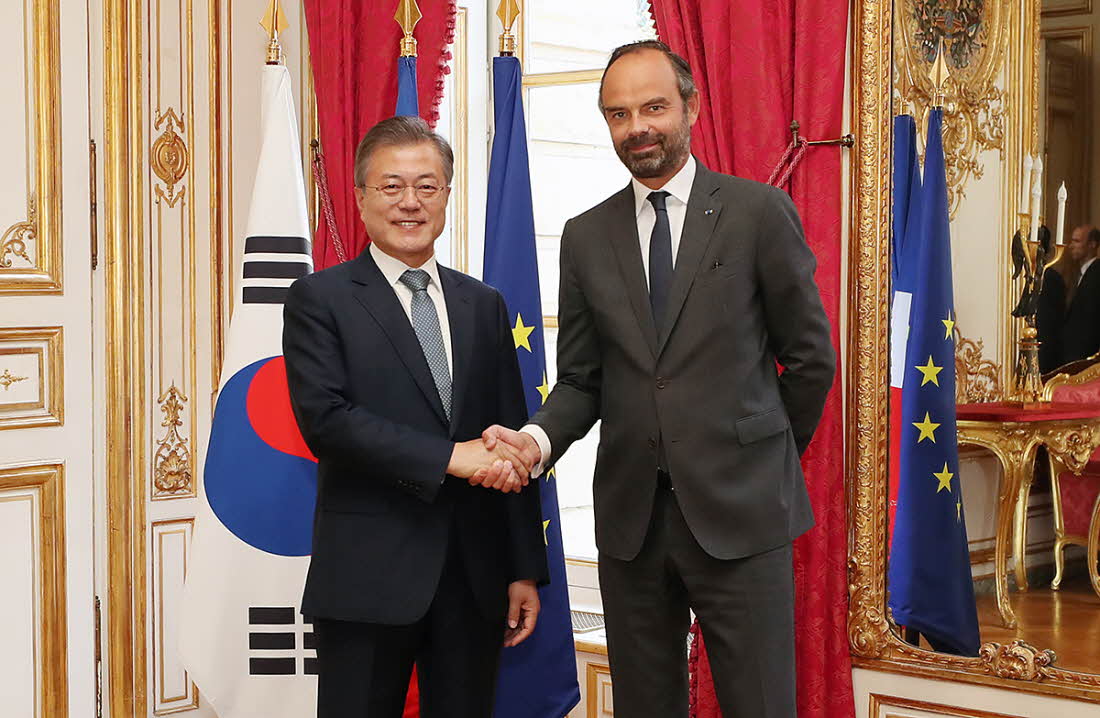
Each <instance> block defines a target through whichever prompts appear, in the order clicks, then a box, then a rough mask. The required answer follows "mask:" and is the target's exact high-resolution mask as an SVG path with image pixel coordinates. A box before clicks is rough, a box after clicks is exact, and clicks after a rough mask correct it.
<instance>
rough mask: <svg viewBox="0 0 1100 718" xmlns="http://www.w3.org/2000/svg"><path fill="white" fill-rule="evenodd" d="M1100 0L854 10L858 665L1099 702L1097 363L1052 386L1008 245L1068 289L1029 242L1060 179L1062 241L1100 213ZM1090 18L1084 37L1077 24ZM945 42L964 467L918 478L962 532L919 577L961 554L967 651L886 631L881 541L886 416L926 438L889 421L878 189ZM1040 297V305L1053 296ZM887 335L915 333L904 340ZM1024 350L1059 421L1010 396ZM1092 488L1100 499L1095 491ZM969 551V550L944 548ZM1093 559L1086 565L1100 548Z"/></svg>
mask: <svg viewBox="0 0 1100 718" xmlns="http://www.w3.org/2000/svg"><path fill="white" fill-rule="evenodd" d="M1086 5H1088V7H1087V8H1086V7H1085V6H1086ZM1091 5H1092V4H1091V3H1079V2H1076V0H1041V1H1040V0H1034V1H1032V0H1026V1H1025V2H1007V1H1005V0H986V1H985V2H974V1H968V0H950V1H946V2H944V1H942V0H940V1H934V0H895V3H894V5H893V7H892V8H891V7H889V6H888V7H887V8H880V7H878V6H877V5H876V4H875V3H869V2H863V3H861V4H860V11H859V12H858V13H857V15H856V27H855V28H854V30H853V44H854V45H856V46H857V48H858V49H857V51H856V53H857V54H856V59H855V62H854V63H853V67H854V68H856V69H855V77H854V78H853V87H854V88H856V90H855V92H856V96H855V98H854V100H853V102H854V105H853V117H855V118H858V119H857V122H858V126H857V128H856V129H857V138H858V140H857V141H858V143H859V144H858V146H857V151H856V153H855V158H854V164H853V185H854V192H853V215H854V222H853V227H854V228H855V232H854V236H853V238H852V255H853V276H852V284H851V289H852V293H851V298H850V302H851V304H850V310H849V316H852V317H855V316H858V317H859V321H858V322H853V324H852V326H851V328H850V331H851V338H852V344H851V346H852V353H851V355H850V356H849V364H850V365H851V366H853V367H854V371H853V374H852V383H851V386H850V389H849V391H850V396H849V399H850V401H849V414H848V416H849V419H848V421H849V437H848V438H849V445H850V446H851V447H852V461H851V463H850V470H849V477H850V478H849V483H850V487H851V496H852V498H851V515H852V524H853V543H852V547H851V550H850V557H851V563H850V566H851V578H852V597H851V612H850V624H849V635H850V640H851V645H852V649H853V654H854V655H855V656H856V657H857V664H858V665H863V666H868V667H876V668H880V669H886V670H898V671H902V672H907V673H915V674H919V675H928V676H931V677H937V678H949V679H953V680H969V681H974V682H980V683H984V684H994V685H998V684H1000V682H1001V681H1003V682H1004V687H1016V686H1019V685H1020V684H1019V683H1018V682H1019V681H1028V682H1038V683H1041V684H1042V690H1043V692H1050V693H1056V694H1057V693H1062V694H1064V695H1067V696H1069V695H1072V696H1076V697H1089V698H1093V699H1096V698H1100V675H1097V674H1100V642H1097V641H1094V640H1089V638H1088V637H1089V636H1091V635H1094V632H1095V631H1096V630H1098V629H1100V585H1098V587H1097V588H1098V590H1095V591H1094V588H1093V582H1092V581H1091V580H1090V576H1089V571H1088V564H1087V562H1086V559H1085V553H1086V550H1087V547H1086V546H1080V545H1078V544H1079V543H1086V544H1087V536H1083V535H1082V534H1077V533H1075V531H1077V529H1078V528H1080V525H1081V524H1082V523H1084V524H1085V525H1086V531H1087V525H1088V524H1089V522H1094V523H1095V522H1100V518H1096V517H1097V516H1100V511H1093V506H1094V505H1096V506H1100V504H1096V503H1094V499H1095V497H1096V494H1100V471H1098V472H1097V477H1096V479H1095V480H1093V479H1091V478H1089V477H1090V476H1091V474H1090V473H1089V470H1090V467H1089V460H1090V458H1091V455H1092V452H1093V450H1094V449H1095V448H1096V447H1097V446H1100V418H1097V416H1094V415H1100V408H1098V407H1097V406H1096V404H1097V402H1100V366H1097V367H1096V368H1095V369H1093V368H1092V365H1091V364H1090V363H1089V362H1087V361H1086V362H1084V363H1081V362H1078V363H1076V364H1071V365H1068V366H1063V362H1062V361H1061V359H1060V358H1055V359H1053V360H1050V361H1053V362H1054V364H1053V366H1054V367H1060V370H1059V371H1057V372H1054V374H1053V375H1050V376H1047V377H1045V379H1046V380H1047V381H1046V383H1041V382H1042V381H1043V378H1042V377H1040V376H1039V374H1040V372H1039V367H1038V362H1039V357H1038V355H1037V354H1038V349H1037V347H1036V343H1035V341H1034V338H1035V337H1034V335H1032V334H1030V333H1029V331H1028V330H1029V329H1031V330H1034V331H1036V332H1038V329H1037V328H1036V327H1035V324H1031V325H1028V324H1027V323H1026V322H1024V321H1022V320H1021V319H1018V318H1013V317H1012V316H1011V313H1012V311H1013V309H1014V308H1016V306H1017V304H1018V302H1019V300H1020V298H1021V295H1022V293H1023V292H1024V291H1025V289H1026V287H1025V281H1024V280H1023V279H1022V278H1017V279H1015V280H1013V279H1011V273H1012V269H1013V264H1014V258H1013V254H1012V238H1013V236H1014V234H1015V233H1016V232H1017V231H1020V232H1021V243H1020V249H1021V250H1022V251H1023V254H1022V255H1018V257H1017V261H1018V262H1021V263H1023V264H1026V263H1028V262H1030V263H1031V264H1032V265H1034V264H1035V262H1036V261H1037V260H1040V259H1041V260H1042V261H1041V265H1042V266H1052V267H1053V271H1054V272H1057V273H1058V274H1059V276H1070V277H1071V278H1072V271H1071V272H1070V274H1069V275H1063V274H1062V271H1063V270H1064V269H1065V264H1066V262H1064V261H1063V262H1062V264H1059V262H1060V261H1062V260H1063V256H1064V254H1065V253H1064V252H1063V251H1062V250H1058V249H1056V248H1054V247H1051V248H1050V251H1049V252H1048V253H1047V255H1046V256H1045V257H1041V258H1040V257H1037V254H1038V253H1037V252H1036V243H1033V242H1030V241H1028V240H1030V239H1031V237H1030V231H1029V230H1030V229H1031V225H1032V224H1038V223H1044V224H1046V225H1047V226H1048V227H1049V228H1050V232H1052V233H1054V231H1055V224H1056V218H1057V216H1058V200H1057V190H1058V187H1059V185H1060V183H1061V182H1062V181H1063V180H1064V181H1065V182H1066V186H1067V191H1068V193H1069V198H1068V199H1067V201H1066V204H1065V220H1064V221H1065V226H1066V231H1065V235H1066V238H1067V240H1068V238H1069V235H1070V234H1071V233H1072V230H1073V228H1074V227H1076V226H1077V225H1078V224H1082V223H1085V222H1087V221H1089V218H1091V217H1094V216H1096V217H1100V215H1097V214H1096V213H1094V212H1093V211H1092V209H1091V207H1090V205H1089V202H1090V196H1091V194H1092V193H1091V187H1090V185H1091V184H1092V182H1091V173H1092V171H1093V170H1092V168H1093V167H1097V168H1100V162H1093V161H1092V159H1091V158H1092V153H1093V148H1094V147H1095V146H1096V145H1097V144H1100V143H1094V142H1093V141H1092V138H1091V136H1090V135H1091V128H1092V121H1091V117H1090V116H1089V115H1088V114H1087V113H1089V112H1090V111H1091V104H1092V102H1091V98H1092V95H1093V94H1094V93H1093V92H1092V86H1091V85H1090V84H1085V83H1091V81H1092V80H1091V78H1093V77H1096V78H1100V72H1095V71H1094V70H1093V68H1092V66H1091V65H1092V63H1093V60H1092V58H1091V54H1090V53H1091V52H1092V49H1091V44H1090V43H1086V42H1085V41H1084V39H1080V41H1079V44H1077V45H1075V44H1074V43H1075V42H1078V40H1074V39H1073V38H1074V37H1078V38H1086V37H1087V38H1091V33H1092V30H1091V28H1092V27H1093V25H1094V24H1096V23H1100V19H1096V18H1097V17H1100V8H1097V11H1096V12H1095V13H1094V12H1093V11H1092V9H1091ZM1078 6H1079V7H1078ZM1044 10H1046V11H1047V12H1045V13H1043V12H1042V11H1044ZM889 13H892V18H891V17H890V16H888V14H889ZM1040 20H1041V24H1040ZM1086 26H1087V29H1086V30H1081V31H1080V32H1079V33H1078V35H1076V36H1075V35H1073V34H1072V32H1071V31H1070V30H1068V29H1067V28H1074V27H1076V28H1085V27H1086ZM886 28H892V32H885V29H886ZM876 33H878V34H876ZM882 35H884V36H885V37H882ZM941 43H942V47H943V48H944V59H945V64H946V65H947V70H948V72H949V74H950V77H949V79H948V80H947V81H946V83H945V85H944V87H945V95H946V101H945V102H944V114H943V127H944V129H943V150H944V159H943V163H944V164H943V166H944V170H943V177H944V182H945V185H946V187H945V194H946V197H947V200H946V206H947V209H946V211H947V212H948V213H949V216H950V235H951V250H950V263H951V270H952V274H953V287H954V311H953V312H952V313H951V314H950V315H948V316H945V317H944V318H943V321H944V331H946V332H948V333H949V334H950V335H951V336H953V338H954V357H953V358H954V362H953V363H954V368H955V375H956V377H957V382H956V387H955V389H956V402H957V405H958V409H957V411H958V415H957V416H958V439H959V441H958V464H957V468H955V467H952V466H950V465H949V466H948V467H947V468H945V469H943V470H942V471H939V470H937V471H936V472H932V471H929V472H928V473H929V474H931V476H927V477H924V478H925V479H926V480H927V482H930V483H929V489H928V492H929V493H930V494H932V495H933V496H935V494H936V493H941V498H942V497H944V496H952V497H955V496H956V495H957V496H958V499H957V501H956V500H954V498H953V500H952V507H953V508H954V506H955V504H957V510H958V512H959V513H958V515H959V518H960V522H959V523H960V524H965V533H963V534H962V535H961V539H960V538H959V537H958V536H956V535H954V534H952V535H950V536H947V534H942V533H941V534H926V535H925V536H924V538H925V540H927V541H930V542H932V544H931V545H932V546H933V550H932V552H931V554H932V555H933V556H937V555H938V556H939V557H940V558H941V560H940V561H939V562H938V563H932V564H929V565H928V567H927V569H928V570H930V571H932V572H936V571H940V572H947V571H948V570H949V569H948V567H947V564H948V562H947V560H946V558H944V557H946V556H947V555H948V553H949V552H950V551H961V552H962V556H963V561H964V562H965V565H964V566H963V573H960V574H959V575H960V576H962V578H961V579H960V581H961V582H960V583H956V584H955V585H954V588H953V589H952V591H953V593H952V596H950V597H949V596H947V595H941V596H940V598H941V599H942V603H943V604H945V605H946V604H948V603H950V601H949V598H954V599H957V598H958V596H959V595H964V596H972V598H971V599H970V600H971V601H972V603H971V605H970V612H971V616H972V617H973V620H974V621H975V622H976V624H977V625H976V632H977V640H976V641H972V642H965V643H966V645H962V646H960V645H954V646H952V645H944V642H943V641H940V640H936V638H937V637H935V636H933V640H932V641H930V640H929V636H928V635H926V634H927V633H929V632H931V631H922V630H921V628H922V627H923V626H920V625H908V626H907V625H899V624H900V623H901V621H895V620H894V619H895V618H898V616H892V609H891V607H892V606H896V602H895V601H893V600H892V598H893V596H892V591H893V590H894V589H897V590H898V592H900V590H901V586H902V579H901V578H899V576H898V575H897V574H895V573H894V572H895V571H896V570H898V564H899V563H900V562H898V561H895V562H894V564H893V565H891V566H890V568H889V569H888V558H889V556H890V552H891V540H896V539H897V536H896V535H895V536H891V534H890V533H889V532H890V526H891V514H892V512H893V511H894V509H896V510H897V511H898V512H900V511H902V508H903V507H902V506H900V505H896V504H893V505H892V498H893V497H896V496H897V494H896V493H893V494H892V493H891V492H892V490H893V488H892V485H893V486H897V485H898V483H899V482H897V481H894V482H892V481H891V477H890V475H889V474H890V467H891V466H897V462H898V461H899V460H900V458H901V457H900V455H901V453H902V452H901V451H900V449H899V448H897V447H898V446H900V444H897V445H895V444H891V437H890V431H889V426H890V424H891V423H892V422H891V420H893V423H895V424H897V425H898V426H899V430H900V431H901V432H902V433H901V434H900V435H899V439H898V441H899V442H900V441H902V440H904V438H905V433H904V432H905V430H906V429H907V428H908V429H909V431H910V433H911V434H912V436H910V437H909V438H910V439H912V440H913V441H914V442H915V441H916V440H917V438H918V437H919V434H918V432H919V431H924V430H922V429H920V428H919V427H917V428H913V427H906V426H905V425H904V424H903V423H902V422H901V421H900V419H901V417H902V413H900V412H895V413H894V414H891V409H890V401H891V389H890V386H891V381H890V372H889V363H890V361H889V356H890V350H891V346H890V337H891V325H890V318H889V317H890V307H891V289H892V288H891V287H890V275H891V259H890V252H889V249H890V245H891V229H890V225H891V215H890V211H889V208H890V207H891V206H892V205H893V200H894V199H895V197H893V196H892V194H891V187H890V186H889V184H888V179H887V178H888V177H889V176H890V170H891V169H892V168H893V161H894V160H896V159H897V157H898V155H899V153H901V152H902V151H903V148H899V147H898V146H895V145H892V140H891V129H892V126H893V125H892V121H893V115H894V114H900V113H910V114H912V115H913V116H914V118H915V126H916V127H917V128H918V135H919V137H918V139H917V142H916V145H917V147H918V149H919V150H920V152H921V153H922V154H923V152H924V147H925V144H926V141H925V134H924V133H925V127H926V126H927V121H928V116H929V108H930V107H931V106H932V105H933V104H934V98H935V95H936V87H935V85H934V83H933V82H932V80H931V79H930V76H931V74H932V73H931V70H932V68H933V65H934V63H935V61H936V59H937V56H938V54H939V48H940V47H941ZM1075 53H1076V54H1075ZM1082 78H1085V79H1082ZM891 79H892V82H891V81H890V80H891ZM1074 82H1076V83H1077V84H1073V83H1074ZM1058 93H1060V94H1058ZM1028 154H1038V155H1041V156H1042V158H1043V163H1044V165H1045V172H1044V173H1043V174H1042V175H1040V176H1039V187H1040V188H1041V194H1040V197H1038V198H1037V199H1038V204H1037V206H1036V209H1035V212H1034V215H1037V222H1032V216H1033V213H1032V212H1031V211H1030V189H1031V187H1030V184H1031V177H1032V175H1031V174H1029V175H1028V176H1027V181H1026V182H1025V179H1024V157H1025V155H1028ZM926 167H927V166H926ZM1071 185H1072V186H1073V187H1074V189H1072V190H1071V189H1069V188H1070V187H1071ZM1096 194H1097V195H1100V185H1097V192H1096ZM1098 199H1100V196H1098ZM1036 238H1038V237H1036ZM1078 272H1079V270H1078ZM1022 274H1026V273H1022ZM1035 276H1038V273H1035ZM1034 286H1035V287H1038V289H1037V293H1036V299H1035V303H1036V305H1037V304H1038V297H1039V295H1040V294H1041V291H1038V290H1041V289H1042V287H1040V286H1038V284H1035V285H1034ZM1036 308H1037V307H1036ZM1036 313H1038V312H1036ZM1036 323H1038V322H1036ZM1097 323H1098V324H1100V317H1098V318H1097ZM1047 324H1048V326H1049V324H1050V320H1047ZM1047 328H1048V327H1044V328H1043V331H1044V332H1045V331H1046V330H1047ZM893 336H894V337H899V336H904V333H902V334H901V335H899V334H898V332H897V330H896V329H894V330H893ZM1021 346H1023V347H1024V348H1025V349H1027V351H1026V352H1025V353H1024V358H1025V359H1026V360H1027V361H1028V362H1030V361H1034V363H1035V367H1034V370H1033V371H1032V372H1031V373H1030V374H1029V373H1027V372H1025V373H1024V375H1026V376H1034V380H1035V382H1036V386H1035V387H1034V390H1035V393H1036V394H1037V396H1036V397H1035V398H1038V399H1047V400H1053V401H1054V402H1055V403H1054V406H1059V407H1063V408H1064V409H1065V410H1064V411H1063V412H1062V413H1061V414H1058V413H1057V412H1051V411H1050V409H1051V406H1052V404H1050V403H1047V404H1043V403H1042V402H1018V403H1015V404H1013V403H1011V402H1009V401H1008V400H1010V399H1012V398H1013V397H1016V396H1018V393H1017V392H1018V387H1016V386H1015V384H1014V382H1013V376H1014V368H1015V366H1016V363H1017V359H1018V355H1019V351H1020V348H1021ZM1040 346H1041V345H1040ZM1029 347H1030V348H1029ZM1028 352H1031V353H1028ZM923 360H924V358H923V357H922V362H923ZM1045 361H1046V359H1045ZM909 363H911V362H906V361H904V360H903V362H902V365H903V367H908V364H909ZM925 368H928V367H927V366H926V367H925ZM939 368H941V369H942V368H944V367H939ZM948 371H950V369H948ZM919 379H920V375H918V381H919ZM1094 384H1095V385H1096V388H1095V389H1094V388H1093V386H1092V385H1094ZM1023 388H1027V387H1026V386H1024V387H1023ZM1094 391H1095V398H1093V397H1092V392H1094ZM1044 407H1045V408H1044ZM1043 411H1046V412H1047V413H1046V414H1043V415H1042V416H1039V415H1037V414H1035V413H1034V412H1043ZM1025 412H1032V413H1030V414H1029V413H1025ZM933 423H936V422H933ZM941 423H944V422H941ZM937 425H938V424H937ZM925 430H928V429H925ZM944 433H948V431H946V430H945V431H944ZM952 469H954V470H952ZM899 471H900V467H899ZM937 474H940V475H937ZM947 474H953V476H951V477H948V476H947ZM1079 474H1080V476H1084V477H1086V478H1085V479H1081V478H1080V476H1079ZM1052 475H1053V477H1054V478H1053V481H1052V478H1051V477H1052ZM1067 476H1072V477H1076V481H1074V480H1073V479H1070V480H1067V479H1066V477H1067ZM933 477H935V478H933ZM1090 481H1091V482H1093V483H1092V484H1090ZM937 482H939V483H937ZM1071 484H1072V486H1071ZM1093 485H1094V488H1092V487H1093ZM940 487H942V489H941V488H940ZM1067 487H1069V488H1067ZM945 490H948V491H950V492H952V493H945V492H944V491H945ZM1088 491H1092V492H1093V493H1092V494H1091V495H1085V494H1087V492H1088ZM1074 492H1076V493H1074ZM1002 496H1003V497H1004V498H1003V500H1001V497H1002ZM1082 497H1083V498H1082ZM910 538H911V537H910ZM1082 539H1084V540H1082ZM960 540H961V541H962V542H965V543H964V544H960V543H955V544H952V545H948V543H949V541H955V542H958V541H960ZM937 541H939V542H940V543H939V544H936V543H935V542H937ZM1056 546H1058V547H1063V546H1064V547H1065V552H1064V561H1063V570H1062V575H1061V576H1060V580H1059V581H1058V587H1057V590H1055V589H1054V588H1053V587H1052V582H1053V581H1054V578H1055V572H1056V559H1055V547H1056ZM936 549H938V553H937V551H936ZM1091 561H1092V562H1093V564H1094V565H1095V554H1093V558H1092V559H1091ZM888 570H889V572H890V573H889V576H890V578H889V582H890V583H888V578H887V576H888ZM967 574H968V575H967ZM1097 583H1098V584H1100V580H1098V582H1097ZM895 584H896V585H895ZM919 622H920V621H919V620H917V619H910V620H909V623H911V624H918V623H919ZM948 643H950V642H948ZM1038 683H1036V684H1035V689H1038Z"/></svg>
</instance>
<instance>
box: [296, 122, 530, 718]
mask: <svg viewBox="0 0 1100 718" xmlns="http://www.w3.org/2000/svg"><path fill="white" fill-rule="evenodd" d="M453 162H454V160H453V153H452V152H451V148H450V147H449V146H448V144H447V143H446V141H445V140H443V139H442V138H441V137H439V136H438V135H436V134H435V133H434V132H432V131H431V130H430V129H429V128H428V126H427V125H426V124H425V123H424V122H423V120H420V119H419V118H413V117H394V118H391V119H388V120H385V121H383V122H381V123H379V124H378V125H376V126H375V127H374V128H372V129H371V130H370V131H369V132H368V133H367V135H366V136H365V137H364V138H363V141H362V142H361V143H360V145H359V148H358V150H357V152H356V162H355V184H356V187H355V196H356V202H357V204H358V207H359V211H360V215H361V217H362V219H363V223H364V225H365V226H366V229H367V233H368V234H369V236H370V237H371V239H372V242H373V243H372V244H371V245H370V247H369V248H368V249H367V250H365V251H364V252H363V253H362V254H360V255H359V257H358V258H356V259H355V260H353V261H350V262H347V263H345V264H342V265H339V266H336V267H333V268H330V269H326V270H324V271H321V272H317V273H315V274H312V275H309V276H307V277H304V278H302V279H300V280H298V281H297V282H295V283H294V285H293V286H292V287H291V288H290V292H289V295H288V297H287V301H286V309H285V317H284V330H283V349H284V353H285V355H286V365H287V379H288V381H289V385H290V395H291V402H292V404H293V407H294V412H295V415H296V416H297V419H298V423H299V425H300V427H301V429H302V434H303V435H304V437H305V439H306V442H307V443H308V444H309V447H310V449H311V450H312V451H313V453H314V454H315V455H316V456H317V458H318V489H317V512H316V515H315V519H314V532H313V555H312V560H311V563H310V569H309V575H308V577H307V579H306V587H305V596H304V598H303V602H302V612H303V613H304V614H305V615H307V616H310V617H312V618H313V619H314V626H315V630H316V634H317V640H318V644H317V658H318V665H319V681H318V707H317V714H318V716H321V717H322V718H336V717H339V718H397V717H399V716H400V715H401V713H402V708H403V705H404V699H405V692H406V689H407V687H408V683H409V677H410V674H411V671H412V668H413V665H414V664H415V665H416V666H417V670H418V675H419V685H420V710H421V715H422V716H424V718H444V717H445V718H489V716H490V714H491V712H492V706H493V696H494V683H495V679H496V672H497V666H498V662H499V657H500V651H501V647H502V645H515V644H517V643H519V642H520V641H522V640H524V639H525V638H526V637H527V636H529V635H530V634H531V632H532V631H533V630H534V627H535V621H536V618H537V615H538V610H539V600H538V593H537V590H536V586H537V585H538V584H540V583H545V582H546V581H547V580H548V579H547V566H546V553H545V547H544V540H543V534H542V530H541V528H542V527H541V512H540V507H539V494H538V487H537V485H533V486H531V487H530V488H524V487H525V485H526V480H527V472H526V469H524V468H523V462H522V461H520V460H519V459H518V458H517V456H516V455H515V454H514V453H513V450H512V449H511V448H510V447H508V446H507V445H505V444H503V443H502V444H501V446H498V447H497V448H496V449H495V450H494V451H489V450H487V449H486V448H485V447H484V445H483V443H482V441H481V439H480V436H481V431H482V430H483V429H484V428H485V427H486V426H489V425H490V424H503V425H505V426H509V427H513V428H518V427H519V426H521V425H522V424H523V423H524V421H525V420H526V418H527V417H526V409H525V404H524V398H523V391H522V385H521V380H520V372H519V365H518V362H517V359H516V354H515V345H514V343H513V339H512V333H511V329H510V327H509V325H508V321H507V313H506V310H505V305H504V301H503V299H502V298H501V297H500V295H499V294H498V293H497V292H496V291H495V290H494V289H492V288H490V287H488V286H486V285H484V284H482V283H480V282H478V281H477V280H475V279H473V278H471V277H468V276H466V275H463V274H461V273H459V272H456V271H453V270H450V269H447V268H446V267H443V266H440V265H439V264H437V262H436V260H435V257H434V245H435V240H436V239H437V238H438V237H439V235H440V233H441V232H442V231H443V226H444V223H445V219H446V206H447V198H448V195H449V191H450V188H449V184H450V181H451V177H452V175H453ZM494 465H496V466H497V469H498V470H497V471H496V475H498V479H497V480H496V481H494V482H493V483H491V484H489V485H488V486H484V487H483V486H478V485H472V484H470V483H468V481H467V480H468V479H470V478H471V477H475V475H478V474H479V471H480V475H482V476H483V475H484V474H485V472H484V471H481V470H482V469H486V468H488V467H491V466H494ZM475 483H476V479H475ZM494 488H497V489H501V490H499V491H496V490H492V489H494Z"/></svg>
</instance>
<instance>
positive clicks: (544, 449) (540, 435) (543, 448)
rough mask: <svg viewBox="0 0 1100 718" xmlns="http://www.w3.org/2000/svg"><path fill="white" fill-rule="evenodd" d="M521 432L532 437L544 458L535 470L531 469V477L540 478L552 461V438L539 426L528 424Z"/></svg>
mask: <svg viewBox="0 0 1100 718" xmlns="http://www.w3.org/2000/svg"><path fill="white" fill-rule="evenodd" d="M520 432H521V433H524V434H527V435H528V436H530V437H531V438H532V439H534V440H535V443H536V444H538V445H539V452H540V453H541V454H542V456H541V457H540V458H539V463H537V464H535V468H533V469H531V477H532V478H535V479H537V478H540V477H541V476H542V472H543V469H545V468H546V464H547V462H548V461H550V453H551V452H550V437H549V436H547V435H546V432H545V431H544V430H543V428H542V427H541V426H539V425H538V424H528V425H527V426H525V427H523V428H522V429H520Z"/></svg>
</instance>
